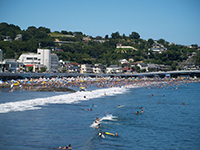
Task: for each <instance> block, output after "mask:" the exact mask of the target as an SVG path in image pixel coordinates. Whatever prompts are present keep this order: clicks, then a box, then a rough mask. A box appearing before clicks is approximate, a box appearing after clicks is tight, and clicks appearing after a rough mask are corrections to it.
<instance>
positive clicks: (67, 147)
mask: <svg viewBox="0 0 200 150" xmlns="http://www.w3.org/2000/svg"><path fill="white" fill-rule="evenodd" d="M59 149H72V147H71V144H69V146H66V147H62V146H60V147H59Z"/></svg>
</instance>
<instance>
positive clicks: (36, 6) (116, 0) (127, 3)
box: [0, 0, 200, 46]
mask: <svg viewBox="0 0 200 150" xmlns="http://www.w3.org/2000/svg"><path fill="white" fill-rule="evenodd" d="M199 8H200V0H9V1H8V0H0V23H2V22H6V23H8V24H14V25H17V26H19V27H20V28H21V30H26V29H27V28H28V27H30V26H35V27H37V28H38V27H41V26H42V27H46V28H49V29H50V30H51V32H54V31H59V32H61V31H63V30H64V31H72V32H75V31H78V32H79V31H80V32H82V33H83V34H85V35H90V36H93V37H96V36H102V37H105V35H108V36H109V37H111V34H112V33H115V32H119V34H120V35H123V34H125V35H126V36H129V35H130V34H131V33H132V32H137V33H139V35H140V38H142V39H144V40H148V39H149V38H152V39H154V40H159V39H161V38H162V39H164V40H165V41H168V42H170V43H172V42H174V43H175V44H181V45H191V44H197V45H199V46H200V9H199Z"/></svg>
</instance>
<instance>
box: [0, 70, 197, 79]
mask: <svg viewBox="0 0 200 150" xmlns="http://www.w3.org/2000/svg"><path fill="white" fill-rule="evenodd" d="M166 74H168V75H170V76H171V77H178V76H188V77H195V76H196V77H200V70H182V71H167V72H165V71H158V72H145V73H134V74H83V73H0V79H2V80H4V81H5V80H10V79H24V78H39V77H46V78H51V77H58V76H59V77H78V76H82V77H87V76H89V77H107V76H110V77H122V78H129V77H141V76H142V77H144V76H145V77H155V76H158V77H161V78H163V77H165V76H166Z"/></svg>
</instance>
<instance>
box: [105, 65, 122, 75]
mask: <svg viewBox="0 0 200 150" xmlns="http://www.w3.org/2000/svg"><path fill="white" fill-rule="evenodd" d="M106 73H108V74H110V73H114V74H115V73H122V67H119V66H117V65H110V66H109V67H107V68H106Z"/></svg>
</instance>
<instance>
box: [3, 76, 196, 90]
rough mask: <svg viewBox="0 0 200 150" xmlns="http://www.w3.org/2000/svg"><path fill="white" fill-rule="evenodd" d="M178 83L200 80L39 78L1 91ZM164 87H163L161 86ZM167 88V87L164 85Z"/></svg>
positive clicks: (11, 84) (8, 85)
mask: <svg viewBox="0 0 200 150" xmlns="http://www.w3.org/2000/svg"><path fill="white" fill-rule="evenodd" d="M176 82H184V83H191V82H200V79H199V78H195V79H193V78H190V79H186V78H162V79H157V78H154V79H152V78H128V79H125V78H118V77H115V78H110V77H107V78H91V77H90V78H73V77H72V78H39V79H24V80H22V79H18V80H11V81H6V82H2V81H1V83H0V89H1V90H2V91H3V90H4V89H5V90H9V92H12V91H21V90H23V91H38V92H77V91H75V90H73V87H75V88H76V89H79V90H81V89H82V88H84V89H85V88H86V89H87V88H88V87H92V86H95V87H96V88H110V87H125V88H128V87H129V86H140V87H147V86H159V85H161V84H163V83H165V84H166V83H167V84H166V85H170V84H176ZM161 86H162V85H161ZM164 86H165V85H164Z"/></svg>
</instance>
